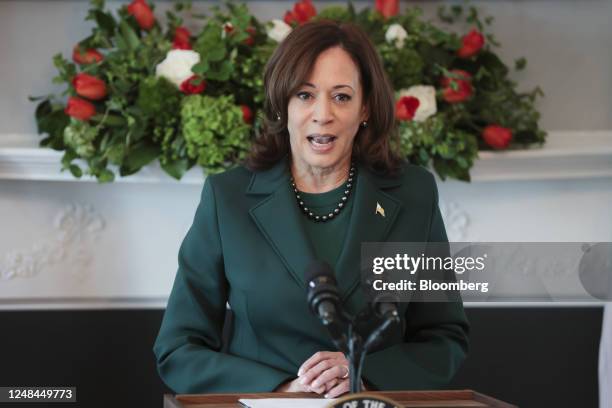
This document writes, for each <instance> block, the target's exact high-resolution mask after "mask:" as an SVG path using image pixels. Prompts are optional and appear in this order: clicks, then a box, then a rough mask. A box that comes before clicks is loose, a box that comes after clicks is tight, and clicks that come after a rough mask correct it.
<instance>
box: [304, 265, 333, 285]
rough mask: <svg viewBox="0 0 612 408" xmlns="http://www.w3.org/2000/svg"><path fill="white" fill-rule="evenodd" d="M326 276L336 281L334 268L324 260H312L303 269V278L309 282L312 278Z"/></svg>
mask: <svg viewBox="0 0 612 408" xmlns="http://www.w3.org/2000/svg"><path fill="white" fill-rule="evenodd" d="M320 277H326V278H328V279H330V280H331V281H332V282H334V283H335V282H336V278H335V277H334V270H333V269H332V267H331V266H329V264H328V263H327V262H325V261H312V262H311V263H310V264H309V265H308V266H307V267H306V269H305V270H304V279H305V280H306V282H310V281H311V280H313V279H316V278H320Z"/></svg>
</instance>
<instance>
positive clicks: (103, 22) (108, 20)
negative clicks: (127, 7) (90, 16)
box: [93, 10, 117, 37]
mask: <svg viewBox="0 0 612 408" xmlns="http://www.w3.org/2000/svg"><path fill="white" fill-rule="evenodd" d="M93 13H94V17H95V19H96V23H98V26H99V27H100V28H101V29H102V30H103V31H104V32H105V33H106V35H107V36H109V37H112V36H113V35H114V33H115V29H116V28H117V23H116V22H115V19H114V18H113V16H111V15H110V14H107V13H105V12H103V11H101V10H95V11H94V12H93Z"/></svg>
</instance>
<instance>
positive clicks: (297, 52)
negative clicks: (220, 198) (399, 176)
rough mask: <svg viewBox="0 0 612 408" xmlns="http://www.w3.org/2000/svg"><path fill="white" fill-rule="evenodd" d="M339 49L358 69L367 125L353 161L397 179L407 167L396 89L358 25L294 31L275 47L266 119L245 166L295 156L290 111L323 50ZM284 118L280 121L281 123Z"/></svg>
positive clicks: (320, 24) (317, 25) (322, 24)
mask: <svg viewBox="0 0 612 408" xmlns="http://www.w3.org/2000/svg"><path fill="white" fill-rule="evenodd" d="M335 46H339V47H341V48H342V49H343V50H344V51H346V52H347V53H348V54H349V55H350V56H351V58H352V59H353V61H354V62H355V65H357V67H358V68H359V73H360V75H359V76H360V80H361V85H362V88H363V103H364V104H365V106H366V107H367V110H368V126H367V127H366V128H363V127H361V126H360V127H359V130H358V132H357V135H356V137H355V142H354V145H353V157H354V158H355V159H357V160H359V161H361V162H362V163H364V164H365V165H366V166H367V167H369V168H370V169H372V170H374V171H376V172H379V173H383V174H395V173H396V172H397V171H398V170H399V168H400V166H401V163H402V159H401V158H400V156H399V154H398V149H399V141H398V135H397V127H396V123H395V101H394V99H395V98H394V95H393V88H392V86H391V84H390V82H389V79H388V78H387V75H386V73H385V70H384V68H383V65H382V62H381V60H380V57H379V55H378V53H377V52H376V49H375V48H374V45H373V44H372V42H371V41H370V39H369V38H368V35H367V34H366V33H365V32H364V31H363V30H362V29H361V28H360V27H358V26H357V25H355V24H351V23H339V22H336V21H332V20H318V21H312V22H309V23H306V24H304V25H301V26H298V27H297V28H295V29H294V30H293V31H292V32H291V33H290V34H289V35H288V36H287V38H285V40H283V41H282V42H281V43H280V44H279V46H278V47H277V48H276V50H275V51H274V53H273V54H272V57H270V60H269V61H268V63H267V65H266V69H265V74H264V88H265V101H264V112H263V114H264V117H263V126H262V132H261V134H259V135H257V137H256V138H255V139H254V140H253V144H252V147H251V151H250V153H249V156H248V158H247V161H246V165H247V166H248V167H249V168H250V169H251V170H264V169H267V168H270V167H272V166H273V165H274V164H275V163H277V162H278V161H279V160H280V159H281V158H282V157H284V156H285V155H287V154H288V153H290V144H289V132H288V130H287V107H288V104H289V99H290V98H291V96H292V95H293V94H294V93H295V92H297V90H298V88H299V87H300V86H301V84H302V83H303V82H305V81H306V80H307V78H308V75H309V74H310V72H311V71H312V68H313V66H314V63H315V61H316V59H317V57H318V56H319V54H321V53H322V52H323V51H325V50H327V49H329V48H332V47H335ZM277 115H280V120H278V119H277Z"/></svg>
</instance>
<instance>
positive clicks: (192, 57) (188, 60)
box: [155, 50, 200, 88]
mask: <svg viewBox="0 0 612 408" xmlns="http://www.w3.org/2000/svg"><path fill="white" fill-rule="evenodd" d="M198 62H200V54H198V53H197V52H195V51H192V50H170V51H168V54H167V55H166V59H164V60H163V61H162V62H160V63H159V64H158V65H157V66H156V67H155V76H157V77H160V76H162V77H164V78H166V79H168V80H169V81H170V82H172V83H173V84H175V85H176V86H177V88H178V87H180V86H181V84H182V83H183V82H184V81H185V80H186V79H188V78H189V77H191V76H192V75H193V71H191V68H193V66H194V65H195V64H197V63H198Z"/></svg>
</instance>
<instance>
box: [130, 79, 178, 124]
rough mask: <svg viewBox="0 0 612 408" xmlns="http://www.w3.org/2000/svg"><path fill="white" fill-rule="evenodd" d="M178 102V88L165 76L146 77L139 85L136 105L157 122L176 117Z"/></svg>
mask: <svg viewBox="0 0 612 408" xmlns="http://www.w3.org/2000/svg"><path fill="white" fill-rule="evenodd" d="M180 102H181V95H180V92H179V90H178V89H176V86H175V85H174V84H173V83H171V82H170V81H168V80H167V79H166V78H163V77H148V78H146V79H145V80H144V81H142V82H141V83H140V85H139V90H138V99H137V100H136V106H138V107H139V108H140V109H141V110H142V113H143V114H145V115H148V116H151V117H153V118H156V119H157V121H158V122H164V121H165V120H166V119H171V118H174V117H176V114H177V113H178V110H179V107H180Z"/></svg>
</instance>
